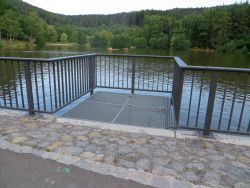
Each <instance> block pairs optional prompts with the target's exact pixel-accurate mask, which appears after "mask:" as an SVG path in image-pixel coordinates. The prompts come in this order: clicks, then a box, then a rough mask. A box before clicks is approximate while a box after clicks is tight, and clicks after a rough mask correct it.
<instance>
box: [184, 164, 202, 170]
mask: <svg viewBox="0 0 250 188" xmlns="http://www.w3.org/2000/svg"><path fill="white" fill-rule="evenodd" d="M187 167H188V168H193V169H198V170H202V169H204V168H205V166H204V164H203V163H188V165H187Z"/></svg>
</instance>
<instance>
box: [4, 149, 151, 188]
mask: <svg viewBox="0 0 250 188" xmlns="http://www.w3.org/2000/svg"><path fill="white" fill-rule="evenodd" d="M0 188H149V186H145V185H142V184H139V183H136V182H132V181H129V180H123V179H120V178H116V177H113V176H108V175H102V174H98V173H95V172H91V171H87V170H83V169H81V168H78V167H75V166H72V165H70V166H67V165H64V164H60V163H58V162H56V161H53V160H49V159H42V158H40V157H37V156H34V155H32V154H20V153H15V152H11V151H8V150H2V149H0Z"/></svg>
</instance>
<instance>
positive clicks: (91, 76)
mask: <svg viewBox="0 0 250 188" xmlns="http://www.w3.org/2000/svg"><path fill="white" fill-rule="evenodd" d="M95 57H96V55H94V56H90V57H89V59H90V62H89V92H90V95H92V94H93V93H94V89H95Z"/></svg>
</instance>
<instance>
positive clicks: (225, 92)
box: [218, 72, 229, 130]
mask: <svg viewBox="0 0 250 188" xmlns="http://www.w3.org/2000/svg"><path fill="white" fill-rule="evenodd" d="M226 74H227V75H226V78H228V76H229V75H228V74H229V73H228V72H227V73H226ZM226 94H227V81H225V86H224V92H223V98H222V104H221V110H220V118H219V125H218V129H219V130H220V128H221V121H222V115H223V112H224V105H225V99H226Z"/></svg>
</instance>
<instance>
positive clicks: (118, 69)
mask: <svg viewBox="0 0 250 188" xmlns="http://www.w3.org/2000/svg"><path fill="white" fill-rule="evenodd" d="M117 65H118V67H117V74H118V88H119V86H120V60H119V56H118V57H117Z"/></svg>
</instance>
